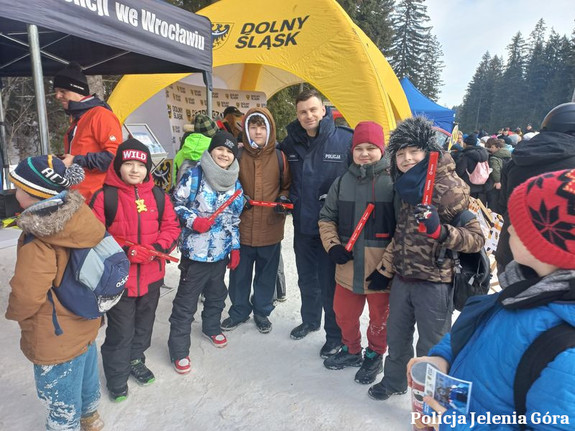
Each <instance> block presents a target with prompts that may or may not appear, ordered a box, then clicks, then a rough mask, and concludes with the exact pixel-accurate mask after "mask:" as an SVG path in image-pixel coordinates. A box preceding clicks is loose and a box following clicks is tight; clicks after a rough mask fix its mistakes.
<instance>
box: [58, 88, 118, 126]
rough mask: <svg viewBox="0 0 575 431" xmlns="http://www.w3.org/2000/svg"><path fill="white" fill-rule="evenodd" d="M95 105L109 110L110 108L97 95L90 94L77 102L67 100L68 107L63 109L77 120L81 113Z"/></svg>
mask: <svg viewBox="0 0 575 431" xmlns="http://www.w3.org/2000/svg"><path fill="white" fill-rule="evenodd" d="M97 106H101V107H103V108H106V109H108V110H110V111H111V110H112V108H111V107H110V105H108V104H107V103H106V102H104V101H103V100H100V99H99V98H98V96H96V95H95V94H94V95H92V96H89V97H86V98H84V99H82V100H80V101H79V102H74V101H70V102H68V109H65V112H66V114H68V115H71V116H72V117H74V119H75V120H78V119H79V118H80V117H81V116H82V115H84V114H85V113H86V112H88V111H89V110H90V109H92V108H95V107H97Z"/></svg>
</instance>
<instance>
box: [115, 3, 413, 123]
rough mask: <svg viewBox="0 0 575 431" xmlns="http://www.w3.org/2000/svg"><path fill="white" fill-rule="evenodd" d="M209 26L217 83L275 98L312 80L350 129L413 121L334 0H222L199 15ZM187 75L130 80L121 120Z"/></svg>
mask: <svg viewBox="0 0 575 431" xmlns="http://www.w3.org/2000/svg"><path fill="white" fill-rule="evenodd" d="M198 13H199V14H201V15H205V16H206V17H208V18H209V19H210V20H211V21H212V36H213V50H214V51H213V66H214V70H213V74H214V80H216V79H218V80H219V81H220V82H225V83H226V85H227V88H230V89H237V90H247V91H254V90H255V91H263V92H264V93H265V94H266V95H267V97H268V98H269V97H271V96H272V95H273V94H275V93H276V92H277V91H279V90H281V89H282V88H285V87H287V86H289V85H293V84H297V83H299V82H304V81H305V82H309V83H311V84H312V85H313V86H314V87H316V88H317V89H318V90H320V91H321V92H322V93H323V94H324V95H325V96H326V97H327V98H328V99H329V100H330V101H331V102H332V103H333V104H334V105H335V106H336V107H337V108H338V109H339V111H340V112H341V113H342V115H343V116H344V117H345V119H346V120H347V122H348V123H349V124H350V126H352V127H354V126H355V125H356V124H357V123H358V122H359V121H363V120H372V121H377V122H379V123H380V124H381V125H382V126H383V128H384V130H386V131H389V130H391V129H393V128H395V124H396V120H399V119H403V118H407V117H409V116H411V111H410V109H409V105H408V102H407V99H406V97H405V94H404V92H403V89H402V87H401V85H400V83H399V80H398V79H397V77H396V76H395V74H394V73H393V70H392V69H391V67H390V66H389V64H388V62H387V60H386V59H385V58H384V56H383V54H382V53H381V52H380V51H379V49H378V48H377V47H376V46H375V45H374V44H373V42H372V41H371V40H370V39H369V38H368V37H367V36H366V35H365V34H364V33H363V31H362V30H361V29H360V28H359V27H358V26H356V25H355V24H354V23H353V22H352V21H351V19H350V18H349V16H348V15H347V14H346V13H345V11H344V10H343V9H342V8H341V7H340V6H339V5H338V4H337V2H336V1H335V0H314V1H306V2H303V1H301V0H282V1H273V2H270V1H269V0H246V1H236V0H221V1H219V2H216V3H214V4H212V5H211V6H208V7H207V8H204V9H202V10H201V11H199V12H198ZM185 76H187V75H185V74H162V75H126V76H124V77H123V78H122V80H121V81H120V82H119V83H118V85H117V86H116V88H115V89H114V92H113V93H112V95H111V97H110V100H109V103H110V105H111V106H112V108H113V109H114V112H115V113H116V114H117V115H118V117H119V118H120V120H121V121H122V122H123V121H124V120H125V119H126V118H127V117H128V115H130V114H131V113H132V112H133V111H134V110H135V109H136V108H137V107H139V106H140V105H141V104H142V103H144V102H145V101H146V100H147V99H149V98H150V97H151V96H152V95H154V94H155V93H157V92H158V91H160V90H161V89H163V88H165V87H166V86H168V85H170V84H172V83H174V82H176V81H179V80H180V79H182V78H184V77H185Z"/></svg>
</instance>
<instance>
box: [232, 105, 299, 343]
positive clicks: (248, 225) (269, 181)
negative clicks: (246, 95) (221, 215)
mask: <svg viewBox="0 0 575 431" xmlns="http://www.w3.org/2000/svg"><path fill="white" fill-rule="evenodd" d="M275 129H276V127H275V122H274V119H273V117H272V114H271V113H270V111H268V110H267V109H266V108H253V109H250V110H249V111H248V112H247V113H246V115H245V117H244V124H243V130H244V134H243V136H244V138H243V139H244V147H243V150H242V157H241V158H240V159H239V164H240V174H239V179H240V182H241V184H242V188H243V190H244V193H245V195H246V196H250V197H251V198H252V199H254V200H256V201H263V202H270V203H271V202H275V203H277V204H278V205H277V206H275V207H266V206H256V205H254V206H251V205H249V206H248V207H247V208H246V210H245V211H244V212H243V213H242V215H241V217H240V220H241V223H240V256H241V259H240V263H239V265H238V267H237V268H236V269H235V270H234V271H231V272H230V299H231V301H232V306H231V307H230V310H229V317H228V318H227V319H225V320H224V321H223V322H222V329H223V330H224V331H231V330H232V329H235V328H236V327H237V326H238V325H240V324H241V323H244V322H245V321H247V320H248V319H249V317H250V314H251V313H252V312H253V315H254V322H255V324H256V327H257V328H258V330H259V331H260V332H261V333H264V334H265V333H268V332H270V331H271V329H272V324H271V322H270V320H269V318H268V316H269V315H270V314H271V312H272V311H273V309H274V305H273V297H274V293H275V290H276V278H277V274H278V265H279V262H280V253H281V241H282V239H283V237H284V224H285V219H286V213H287V211H286V209H285V208H284V207H283V206H282V205H281V204H286V203H290V200H289V199H288V194H289V187H290V183H291V176H290V172H289V166H288V164H287V163H286V162H284V166H283V172H282V170H281V169H280V168H281V167H280V165H279V158H278V154H276V153H277V152H278V151H280V150H278V149H276V130H275ZM279 157H282V158H284V160H285V156H284V155H283V153H280V154H279ZM254 267H255V276H254V277H253V296H252V297H251V299H250V292H251V290H252V289H251V286H252V275H253V271H254Z"/></svg>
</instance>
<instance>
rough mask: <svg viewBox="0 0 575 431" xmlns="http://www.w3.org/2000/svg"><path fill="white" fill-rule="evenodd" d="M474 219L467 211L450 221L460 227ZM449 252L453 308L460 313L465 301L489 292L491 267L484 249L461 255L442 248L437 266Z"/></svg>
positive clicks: (473, 215)
mask: <svg viewBox="0 0 575 431" xmlns="http://www.w3.org/2000/svg"><path fill="white" fill-rule="evenodd" d="M474 218H475V214H473V213H472V212H471V211H469V210H464V211H462V212H460V213H459V214H457V215H456V216H455V217H454V218H453V220H452V221H451V225H452V226H454V227H462V226H465V225H466V224H467V223H469V222H470V221H471V220H473V219H474ZM446 252H449V253H450V254H451V257H452V259H453V272H454V274H453V289H452V292H451V294H452V298H453V306H454V307H455V309H456V310H458V311H461V310H462V309H463V306H464V305H465V302H466V301H467V299H468V298H469V297H471V296H475V295H485V294H487V292H489V286H490V281H491V266H490V264H489V258H488V257H487V253H486V252H485V249H484V248H483V247H481V250H479V251H478V252H476V253H462V252H458V251H455V250H447V249H446V248H445V247H442V248H441V249H440V250H439V254H438V258H437V264H438V265H439V266H441V265H442V264H443V262H444V261H445V254H446Z"/></svg>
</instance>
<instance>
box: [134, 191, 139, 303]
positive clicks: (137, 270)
mask: <svg viewBox="0 0 575 431" xmlns="http://www.w3.org/2000/svg"><path fill="white" fill-rule="evenodd" d="M134 193H135V195H136V200H139V199H140V196H139V195H138V186H134ZM136 214H137V215H138V244H140V240H141V239H140V212H139V211H138V210H137V209H136ZM136 274H137V280H136V292H137V293H138V296H140V278H141V277H140V264H139V263H138V264H136Z"/></svg>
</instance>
